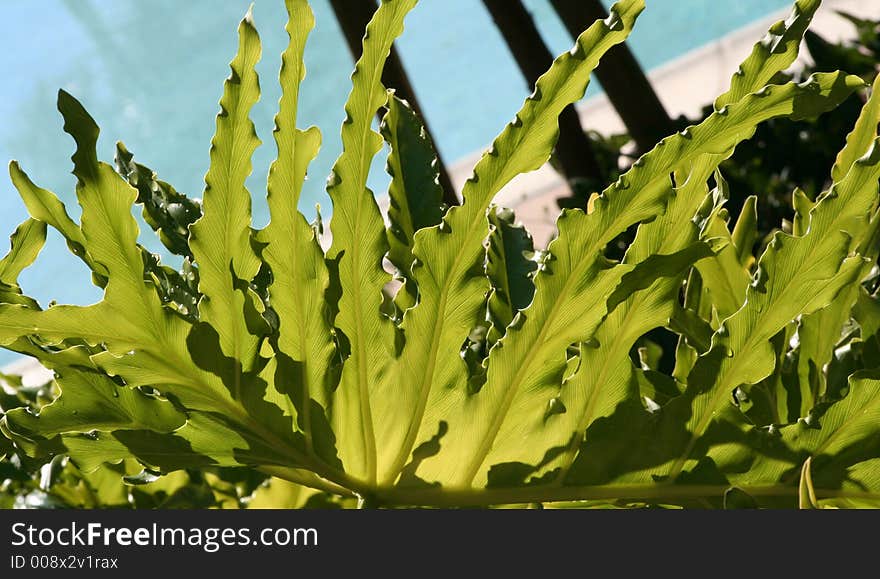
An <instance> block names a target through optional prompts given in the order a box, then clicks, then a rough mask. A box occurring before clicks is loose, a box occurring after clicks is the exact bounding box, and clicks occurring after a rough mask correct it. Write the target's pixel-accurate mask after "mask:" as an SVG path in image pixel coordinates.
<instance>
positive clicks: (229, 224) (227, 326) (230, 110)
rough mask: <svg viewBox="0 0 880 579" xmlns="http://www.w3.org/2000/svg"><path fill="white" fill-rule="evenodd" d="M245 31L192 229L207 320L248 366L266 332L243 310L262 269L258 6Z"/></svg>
mask: <svg viewBox="0 0 880 579" xmlns="http://www.w3.org/2000/svg"><path fill="white" fill-rule="evenodd" d="M238 34H239V42H238V54H237V55H236V57H235V58H234V59H233V60H232V62H231V63H230V69H231V71H232V72H231V75H230V76H229V78H228V79H226V82H225V83H224V85H223V97H222V98H221V99H220V114H219V115H217V130H216V133H215V134H214V138H213V139H212V140H211V167H210V169H208V174H207V175H206V176H205V191H204V193H203V195H202V199H203V201H202V207H203V214H202V217H201V218H200V219H199V220H198V221H196V222H195V223H194V224H193V225H192V227H191V228H190V231H191V239H190V248H191V249H192V254H193V256H194V257H195V260H196V262H197V263H198V264H199V291H200V292H201V293H202V295H203V297H202V300H201V303H200V304H199V313H200V318H201V320H202V321H203V322H204V323H207V324H210V325H211V326H212V327H213V328H214V329H215V330H216V331H217V333H218V335H219V336H220V347H221V349H222V351H223V352H224V353H225V354H226V355H227V356H230V357H232V358H233V359H234V360H236V362H237V363H238V364H241V371H242V372H247V371H249V370H251V369H253V367H254V364H255V363H256V355H257V349H258V345H259V336H257V335H254V332H253V330H252V329H251V328H249V327H248V325H247V323H246V316H245V315H243V312H244V311H245V308H246V307H254V302H255V301H256V300H255V297H256V296H255V294H254V293H253V292H252V291H250V290H249V289H248V286H247V284H248V283H250V281H251V280H252V279H253V278H254V277H255V276H256V275H257V271H258V270H259V269H260V261H259V259H258V258H257V256H256V254H255V253H254V251H253V249H252V248H251V245H250V243H249V239H250V235H251V229H250V225H251V196H250V193H249V192H248V190H247V189H246V188H245V179H247V177H248V175H249V174H250V172H251V161H250V159H251V155H252V154H253V152H254V150H255V149H256V148H257V146H259V144H260V140H259V139H258V138H257V135H256V132H255V130H254V125H253V123H252V122H251V120H250V118H249V117H248V114H249V112H250V109H251V107H253V105H254V104H255V103H256V102H257V100H258V99H259V96H260V86H259V81H258V80H257V72H256V69H255V66H256V64H257V62H258V61H259V60H260V55H261V48H260V37H259V35H258V34H257V30H256V29H255V28H254V23H253V18H252V15H251V12H250V11H248V14H247V15H246V16H245V18H244V20H242V21H241V24H239V27H238ZM242 282H243V283H242ZM240 388H241V385H240V384H235V385H234V386H233V392H232V396H233V397H234V398H239V397H241V396H242V393H241V392H240V391H239V390H240Z"/></svg>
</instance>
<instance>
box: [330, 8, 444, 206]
mask: <svg viewBox="0 0 880 579" xmlns="http://www.w3.org/2000/svg"><path fill="white" fill-rule="evenodd" d="M330 5H331V6H332V7H333V12H335V13H336V20H338V21H339V26H340V28H342V33H343V35H344V36H345V41H346V43H348V49H349V51H351V54H352V56H353V57H354V59H355V60H357V59H359V58H360V57H361V52H362V51H363V44H362V41H363V37H364V31H365V30H366V29H367V24H368V23H369V22H370V18H372V17H373V13H374V12H375V11H376V1H375V0H330ZM382 84H384V85H385V86H386V87H388V88H393V89H394V90H395V92H396V93H397V96H399V97H400V98H402V99H405V100H406V101H407V102H408V103H409V104H410V106H411V107H412V108H413V110H414V111H415V112H416V114H418V115H419V117H421V119H422V123H424V125H425V131H426V132H427V133H428V136H429V137H431V141H433V142H435V143H436V141H435V140H434V138H433V136H431V130H430V129H429V128H428V120H427V119H426V118H425V115H424V114H422V110H421V107H419V101H418V99H416V93H415V91H414V90H413V87H412V85H411V84H410V82H409V77H408V76H407V75H406V70H404V68H403V63H401V61H400V57H399V56H398V55H397V51H396V50H395V49H394V47H392V48H391V54H389V55H388V60H387V61H385V69H384V70H383V71H382ZM437 163H438V170H439V172H440V186H441V187H442V188H443V201H444V202H445V203H446V204H447V205H458V203H459V201H458V196H457V195H456V194H455V187H453V185H452V179H450V178H449V173H448V172H447V171H446V165H445V164H444V163H443V159H442V158H441V157H440V152H439V151H438V152H437Z"/></svg>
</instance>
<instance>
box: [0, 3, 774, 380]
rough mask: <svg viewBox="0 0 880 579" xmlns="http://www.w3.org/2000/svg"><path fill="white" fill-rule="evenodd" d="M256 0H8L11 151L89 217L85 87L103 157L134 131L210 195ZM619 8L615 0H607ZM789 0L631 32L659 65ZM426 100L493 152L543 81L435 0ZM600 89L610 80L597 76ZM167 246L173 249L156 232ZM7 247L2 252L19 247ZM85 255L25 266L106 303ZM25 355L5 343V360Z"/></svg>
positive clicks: (41, 280)
mask: <svg viewBox="0 0 880 579" xmlns="http://www.w3.org/2000/svg"><path fill="white" fill-rule="evenodd" d="M526 3H527V5H528V6H529V7H530V9H531V10H532V12H533V14H534V16H535V19H536V21H537V24H538V26H539V28H540V29H541V31H542V33H543V34H544V36H545V38H546V39H547V41H548V43H549V44H550V46H551V48H552V49H553V51H554V52H556V53H559V52H562V51H563V50H566V49H568V48H569V46H570V44H571V40H570V38H569V37H568V36H567V34H566V33H565V31H564V29H563V28H562V25H561V24H560V22H559V21H558V20H557V19H556V17H555V14H554V12H553V10H552V9H551V8H550V6H549V2H548V1H547V0H527V1H526ZM249 4H250V0H223V1H218V0H186V1H181V0H2V2H0V10H2V15H3V17H4V21H5V23H6V26H5V29H4V33H3V35H0V70H3V73H4V74H3V82H2V83H0V159H2V160H3V162H4V163H5V162H7V161H8V160H10V159H17V160H19V161H20V163H21V165H22V167H23V168H24V169H25V170H26V171H27V172H28V173H29V174H30V175H31V177H32V178H33V179H34V180H35V181H36V182H37V183H38V184H40V185H41V186H43V187H46V188H48V189H51V190H53V191H55V192H56V193H57V194H58V195H59V196H60V197H61V199H62V200H63V201H65V203H66V204H67V205H68V208H69V210H70V212H71V213H72V214H73V215H74V216H75V217H76V216H77V215H78V213H79V211H78V207H77V206H76V201H75V195H74V192H73V190H74V183H75V180H74V178H73V176H72V175H70V173H69V171H70V162H69V157H70V155H71V153H72V141H71V140H70V138H69V137H68V136H67V135H66V134H64V133H63V132H62V130H61V120H60V117H59V115H58V114H57V112H56V111H55V97H56V91H57V89H58V88H64V89H66V90H68V91H69V92H71V93H72V94H74V96H76V97H77V98H79V99H80V100H81V101H82V102H83V103H84V104H85V106H86V107H87V108H88V109H89V110H90V112H91V113H92V115H93V116H94V117H95V118H96V120H97V121H98V124H99V125H100V126H101V128H102V133H101V140H100V143H99V154H100V155H101V156H102V158H103V159H104V160H106V161H108V162H112V158H113V150H114V143H115V142H116V141H117V140H122V141H124V142H125V143H126V145H127V146H128V148H129V149H130V150H131V151H132V152H134V153H135V157H136V159H138V160H139V161H141V162H143V163H145V164H147V165H148V166H150V167H152V168H153V169H154V170H155V171H157V172H158V173H159V175H160V176H161V177H162V178H163V179H164V180H166V181H169V182H171V183H173V184H174V185H175V187H176V188H177V189H179V190H181V191H184V192H186V193H188V194H190V195H195V196H200V195H201V189H202V187H203V177H204V174H205V171H206V169H207V163H208V144H209V142H210V139H211V135H212V134H213V130H214V116H215V114H216V112H217V108H218V106H217V101H218V99H219V97H220V91H221V87H222V82H223V79H224V78H225V77H226V76H227V74H228V68H227V64H228V62H229V60H230V59H231V58H232V56H233V55H234V51H235V48H236V43H237V40H236V34H235V30H236V26H237V23H238V21H239V20H240V19H241V17H242V15H243V14H244V13H245V11H246V10H247V7H248V5H249ZM254 4H255V7H254V15H255V19H256V23H257V27H258V29H259V31H260V33H261V36H262V39H263V60H262V62H261V63H260V65H259V67H258V68H259V72H260V74H261V78H262V83H261V84H262V87H263V98H262V100H261V101H260V103H258V105H257V106H256V108H255V110H254V113H253V117H254V121H255V123H256V125H257V131H258V133H259V135H260V137H261V138H262V139H263V140H264V145H263V146H262V147H260V148H259V149H258V150H257V152H256V155H255V158H254V173H253V175H252V176H251V178H250V179H249V181H248V186H249V188H250V190H251V192H252V193H253V194H254V198H255V203H254V214H255V218H254V220H255V223H256V224H257V225H263V224H265V222H266V221H267V212H266V209H265V203H264V202H263V196H264V194H265V176H266V172H267V170H268V166H269V163H270V162H271V160H272V158H273V155H274V144H273V143H272V141H271V129H272V117H273V115H274V114H275V108H276V104H277V102H278V98H279V94H280V90H279V88H278V86H277V80H276V77H277V72H278V67H279V64H280V56H279V55H280V53H281V51H282V50H283V48H284V46H285V44H286V35H285V33H284V22H285V18H286V16H285V14H284V7H283V2H282V0H256V1H255V2H254ZM606 4H608V5H610V2H606ZM789 4H791V2H790V1H789V0H738V1H737V2H719V1H718V0H648V9H647V10H646V11H645V13H644V14H643V15H642V16H641V18H640V21H639V24H638V26H637V27H636V30H635V32H634V34H633V36H632V38H631V41H630V44H631V47H632V48H633V50H634V51H635V53H636V55H637V56H638V58H639V60H640V61H641V62H642V64H643V66H644V67H645V68H647V69H651V68H653V67H655V66H657V65H660V64H662V63H664V62H666V61H668V60H670V59H672V58H674V57H676V56H679V55H681V54H683V53H684V52H686V51H688V50H690V49H692V48H695V47H697V46H699V45H701V44H703V43H705V42H707V41H709V40H711V39H714V38H717V37H719V36H721V35H723V34H725V33H726V32H729V31H731V30H733V29H736V28H738V27H740V26H742V25H744V24H746V23H748V22H750V21H752V20H754V19H756V18H759V17H761V16H763V15H765V14H767V13H769V12H771V11H774V10H777V9H779V8H782V7H784V6H786V5H789ZM312 5H313V8H314V10H315V13H316V18H317V27H316V29H315V31H314V32H313V34H312V36H311V39H310V45H309V48H308V51H307V55H306V57H307V65H308V77H307V78H306V81H305V84H304V87H303V96H302V99H301V109H300V119H301V122H302V123H307V124H315V125H317V126H318V127H320V128H321V130H322V132H323V134H324V146H323V149H322V151H321V154H320V156H319V157H318V159H317V160H316V161H315V163H314V164H313V165H312V168H311V172H310V180H309V181H308V182H307V184H306V188H305V191H304V196H303V203H302V209H303V210H304V211H305V212H306V215H308V216H310V217H311V216H312V215H313V214H314V205H315V203H320V204H321V206H322V207H323V213H324V214H325V216H326V215H327V214H329V212H330V206H329V199H328V198H327V196H326V193H325V192H324V190H323V187H324V180H325V177H326V175H327V173H328V172H329V169H330V166H331V165H332V162H333V160H334V159H335V158H336V156H337V155H338V154H339V151H340V144H339V140H338V133H339V127H340V124H341V122H342V118H343V113H342V110H343V109H342V107H343V103H344V100H345V98H346V96H347V94H348V87H349V80H348V75H349V74H350V71H351V68H352V63H351V60H350V57H349V54H348V51H347V48H346V46H345V43H344V41H343V40H342V36H341V33H340V32H339V29H338V27H337V25H336V22H335V20H334V17H333V13H332V11H331V10H330V7H329V4H328V2H327V0H313V2H312ZM399 48H400V51H401V54H402V58H403V59H404V61H405V65H406V67H407V70H408V71H409V73H410V76H411V79H412V82H413V84H414V86H415V88H416V91H417V93H418V96H419V99H420V101H421V104H422V108H423V109H424V111H425V114H426V116H427V118H428V120H429V122H430V124H431V126H432V129H433V131H434V133H435V138H436V144H437V146H438V148H439V149H440V151H441V153H442V154H443V156H444V157H445V159H446V160H447V161H454V160H455V159H457V158H460V157H462V156H464V155H467V154H468V153H471V152H473V151H476V150H479V149H481V148H482V147H484V146H486V145H487V144H488V143H489V142H491V140H492V138H493V137H494V136H495V134H496V133H497V132H498V131H499V130H500V129H501V128H502V127H503V126H504V124H505V123H506V122H507V121H508V120H509V119H510V118H512V116H513V114H514V113H515V112H516V110H517V109H518V108H519V106H520V104H521V103H522V100H523V99H524V98H525V97H526V96H527V95H528V93H529V92H530V89H529V87H528V86H526V83H525V82H524V81H523V79H522V77H521V76H520V75H519V72H518V70H517V68H516V64H515V62H514V61H513V60H512V58H511V57H510V55H509V54H508V52H507V49H506V47H505V45H504V43H503V41H502V39H501V37H500V36H499V34H498V33H497V32H496V30H495V29H494V26H493V24H492V22H491V19H490V18H489V16H488V14H487V13H486V12H485V10H484V9H483V7H482V4H481V2H480V0H423V1H422V2H421V4H420V5H419V6H418V7H417V8H416V9H415V10H414V11H413V13H412V14H411V15H410V16H409V17H408V19H407V29H406V32H405V33H404V36H403V38H402V39H401V40H400V41H399ZM591 90H597V88H596V87H592V88H591ZM383 164H384V161H382V160H381V159H379V160H377V162H376V163H375V164H374V178H373V181H372V182H371V186H372V187H373V189H374V190H375V191H382V189H383V188H384V187H385V185H386V178H385V175H384V172H383V171H382V167H383ZM25 218H26V212H25V210H24V206H23V205H22V203H21V201H20V199H19V198H18V195H17V193H16V192H15V190H14V189H13V187H12V184H11V183H10V182H9V179H8V177H6V176H5V175H4V176H3V177H2V178H0V232H2V235H3V236H4V237H5V235H7V234H8V233H11V232H12V230H13V229H14V228H15V226H16V224H18V223H19V222H21V221H23V220H24V219H25ZM143 240H144V242H145V243H146V244H147V245H148V246H149V247H150V248H151V249H153V250H155V251H159V250H160V246H159V244H158V242H157V241H155V238H154V237H153V236H152V235H145V236H143ZM5 250H6V249H5V243H4V248H3V249H2V251H3V252H5ZM88 279H89V278H88V273H87V271H86V269H85V267H84V266H83V265H82V264H81V263H80V262H79V261H78V260H76V259H74V258H73V257H72V256H70V255H69V254H68V253H67V251H66V249H65V247H64V244H63V242H62V241H61V239H60V237H59V236H58V235H57V234H54V233H51V234H50V238H49V241H48V243H47V247H46V249H45V250H44V252H43V254H42V255H41V257H40V260H39V261H38V265H37V267H32V268H30V269H29V270H27V271H26V272H24V274H23V275H22V277H21V284H22V286H23V287H24V289H25V291H26V293H28V294H29V295H31V296H34V297H35V298H37V299H38V300H39V301H40V302H41V303H42V304H46V303H48V301H49V300H51V299H56V300H58V301H59V302H60V303H74V304H87V303H92V302H94V301H96V300H98V299H100V292H99V291H98V290H97V288H94V287H93V286H91V285H90V284H89V282H88ZM9 359H11V355H10V353H8V352H6V351H4V350H0V363H2V362H5V361H8V360H9Z"/></svg>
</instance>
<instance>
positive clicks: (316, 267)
mask: <svg viewBox="0 0 880 579" xmlns="http://www.w3.org/2000/svg"><path fill="white" fill-rule="evenodd" d="M287 10H288V14H289V20H288V24H287V33H288V35H289V37H290V43H289V44H288V47H287V49H286V50H285V51H284V54H283V55H282V65H281V87H282V97H281V101H280V104H279V112H278V115H277V116H276V118H275V142H276V144H277V147H278V158H277V160H276V161H275V162H274V163H273V164H272V166H271V167H270V169H269V182H268V191H269V197H268V204H269V214H270V221H269V224H268V225H267V226H266V228H265V229H264V230H262V231H260V233H259V241H260V242H261V243H262V244H265V246H264V249H263V251H262V258H263V259H264V260H265V263H266V265H268V266H269V268H270V269H271V271H272V283H271V285H270V286H269V298H270V303H271V305H272V308H273V310H274V312H275V313H276V315H277V316H278V321H279V328H278V337H277V341H276V342H275V344H274V345H273V348H274V349H275V350H276V353H275V355H276V357H277V358H278V359H282V357H283V360H284V362H283V363H278V365H277V371H278V374H276V375H278V376H283V382H284V383H286V384H287V385H285V386H282V384H279V383H275V385H274V389H275V390H276V391H277V401H278V402H277V403H278V404H279V406H282V407H283V408H284V409H285V412H286V413H288V414H290V415H291V416H294V417H296V423H297V425H298V427H299V429H300V430H302V432H303V433H304V435H305V443H306V448H307V450H308V451H309V452H310V453H313V452H315V447H316V444H315V443H314V442H313V438H314V437H316V436H322V433H321V432H320V431H319V430H318V428H317V427H315V428H313V426H312V422H313V417H312V412H318V413H320V414H321V415H323V413H324V412H326V409H327V407H328V403H329V399H330V393H331V391H332V389H333V387H335V385H336V384H335V381H334V372H333V371H332V367H333V362H334V360H333V357H334V354H335V348H334V344H333V338H332V334H331V326H330V313H329V310H328V308H327V305H326V302H325V301H324V291H325V290H326V288H327V286H328V284H329V273H328V271H327V267H326V264H325V262H324V254H323V252H322V250H321V247H320V246H319V245H318V240H317V238H316V234H315V231H314V229H313V228H312V227H311V226H310V225H309V224H308V222H307V221H306V219H305V217H304V216H303V215H302V214H301V213H299V211H298V210H297V205H298V203H299V199H300V192H301V191H302V186H303V182H304V181H305V178H306V170H307V167H308V165H309V163H310V162H311V160H312V159H313V158H314V157H315V156H316V155H317V153H318V148H319V147H320V144H321V136H320V133H319V131H318V129H317V128H316V127H311V128H309V129H308V130H305V131H303V130H300V129H298V128H296V122H297V105H298V102H299V86H300V82H301V81H302V79H303V78H304V77H305V67H304V66H303V52H304V50H305V44H306V39H307V37H308V34H309V31H310V30H311V29H312V28H313V26H314V17H313V16H312V12H311V9H310V8H309V6H308V3H307V2H306V1H305V0H288V2H287ZM312 401H314V405H315V407H314V408H313V402H312ZM319 419H321V417H320V416H319V417H316V418H314V421H316V422H317V421H318V420H319ZM323 420H324V421H326V418H323ZM318 446H319V447H320V446H321V445H320V444H319V445H318Z"/></svg>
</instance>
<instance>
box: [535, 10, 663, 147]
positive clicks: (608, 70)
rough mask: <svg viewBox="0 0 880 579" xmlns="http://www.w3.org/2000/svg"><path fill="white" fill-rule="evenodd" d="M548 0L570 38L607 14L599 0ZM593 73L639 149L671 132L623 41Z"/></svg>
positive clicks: (658, 104)
mask: <svg viewBox="0 0 880 579" xmlns="http://www.w3.org/2000/svg"><path fill="white" fill-rule="evenodd" d="M550 1H551V3H552V4H553V7H554V9H555V10H556V13H557V14H559V17H560V18H561V19H562V22H563V23H564V24H565V27H566V29H568V32H569V33H570V34H571V36H572V38H577V37H578V36H579V35H580V33H581V32H583V31H584V30H586V29H587V28H588V27H589V26H590V25H591V24H592V23H593V22H595V21H596V20H601V19H605V18H607V17H608V11H607V10H606V9H605V6H603V5H602V2H600V0H550ZM595 74H596V78H598V79H599V82H600V83H602V88H603V89H605V94H607V95H608V99H609V100H610V101H611V104H612V105H613V106H614V108H615V109H616V110H617V114H619V115H620V118H621V119H622V120H623V123H624V124H625V125H626V129H627V131H628V132H629V134H630V136H631V137H632V138H633V140H634V141H635V142H636V145H637V146H638V148H639V151H640V152H645V151H649V150H650V149H652V148H653V147H654V145H656V144H657V143H658V142H659V141H660V140H661V139H662V138H663V137H665V136H667V135H669V134H670V133H672V132H674V130H675V128H674V124H673V122H672V120H671V119H670V118H669V114H668V113H667V112H666V109H665V108H664V107H663V103H661V102H660V99H659V98H658V97H657V93H656V92H654V88H653V87H652V86H651V83H650V82H649V81H648V78H647V77H646V76H645V73H644V72H643V71H642V67H641V66H640V65H639V63H638V61H637V60H636V58H635V56H633V53H632V52H631V51H630V50H629V47H627V45H626V44H618V45H617V46H615V47H613V48H612V49H611V50H609V51H608V52H607V53H605V56H603V57H602V60H601V62H600V63H599V66H598V68H597V69H596V73H595Z"/></svg>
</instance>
